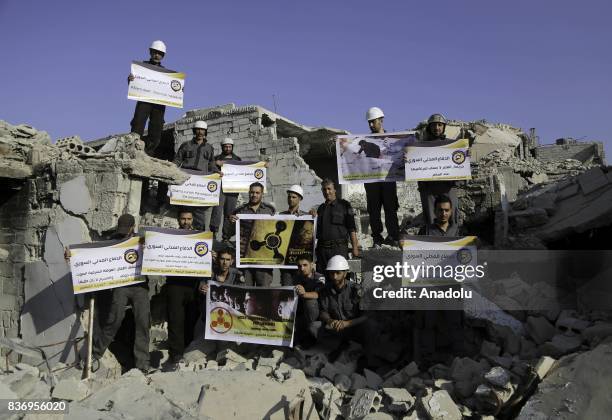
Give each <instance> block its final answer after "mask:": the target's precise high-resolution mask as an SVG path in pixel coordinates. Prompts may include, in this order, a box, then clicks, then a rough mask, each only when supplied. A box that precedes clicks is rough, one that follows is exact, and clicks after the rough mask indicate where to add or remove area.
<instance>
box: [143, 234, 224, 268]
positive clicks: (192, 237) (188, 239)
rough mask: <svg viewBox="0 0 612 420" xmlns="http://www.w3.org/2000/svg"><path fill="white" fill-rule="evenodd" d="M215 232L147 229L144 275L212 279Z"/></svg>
mask: <svg viewBox="0 0 612 420" xmlns="http://www.w3.org/2000/svg"><path fill="white" fill-rule="evenodd" d="M212 241H213V236H212V232H202V231H195V230H184V229H164V228H145V244H144V252H143V254H144V255H143V261H142V274H147V275H163V276H182V277H210V276H211V274H212V254H211V251H212Z"/></svg>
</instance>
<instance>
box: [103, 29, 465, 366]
mask: <svg viewBox="0 0 612 420" xmlns="http://www.w3.org/2000/svg"><path fill="white" fill-rule="evenodd" d="M149 51H150V60H149V61H148V63H149V64H151V65H155V66H160V67H162V65H161V60H162V59H163V57H164V55H165V53H166V46H165V44H164V43H163V42H162V41H155V42H153V43H152V45H151V47H150V50H149ZM132 80H134V76H133V75H132V74H130V75H129V77H128V83H129V82H131V81H132ZM164 112H165V107H164V106H163V105H156V104H149V103H145V102H138V103H137V104H136V109H135V112H134V117H133V119H132V121H131V127H132V132H135V133H138V134H140V135H141V136H142V135H143V133H144V127H145V124H146V121H147V119H148V120H149V126H148V135H147V139H146V147H145V150H146V152H147V153H148V154H152V153H153V152H154V150H155V148H156V147H157V145H158V144H159V142H160V139H161V130H162V127H163V122H164V121H163V117H164ZM366 119H367V121H368V125H369V128H370V131H371V133H373V134H381V133H384V132H385V130H384V127H383V120H384V113H383V112H382V110H381V109H380V108H377V107H373V108H370V109H369V110H368V111H367V113H366ZM445 127H446V119H445V118H444V117H443V116H442V115H440V114H434V115H432V116H431V117H430V118H429V120H428V123H427V127H426V130H425V132H424V133H422V134H421V135H420V138H419V140H422V141H430V140H440V139H445V134H444V133H445ZM207 129H208V127H207V124H206V122H204V121H196V122H195V124H194V127H193V139H192V140H191V141H188V142H185V143H183V144H182V145H181V146H180V147H179V149H178V151H177V153H176V156H175V159H174V163H175V164H176V165H177V166H179V167H181V168H185V169H192V170H198V171H202V172H204V173H213V172H220V170H221V167H222V165H223V163H224V161H227V160H241V159H240V157H239V156H237V155H236V154H234V152H233V146H234V142H233V140H232V139H231V138H226V139H224V140H223V141H222V142H221V148H222V150H221V153H220V154H218V155H215V152H214V148H213V147H212V145H210V144H209V143H207V139H206V136H207ZM366 154H367V151H366ZM364 186H365V190H366V198H367V209H368V213H369V216H370V228H371V232H372V239H373V245H374V247H378V246H381V245H383V244H386V245H391V246H399V235H400V229H399V223H398V217H397V211H398V209H399V201H398V197H397V187H396V184H395V182H374V183H366V184H365V185H364ZM418 187H419V192H420V195H421V202H422V205H423V215H424V219H425V226H424V227H423V228H422V229H421V231H420V232H419V234H424V235H436V236H457V235H458V225H457V223H456V221H457V217H456V214H457V195H456V187H455V183H454V182H453V181H443V182H419V184H418ZM321 191H322V194H323V197H324V202H323V203H322V204H321V205H319V206H318V208H317V209H316V210H315V209H312V210H310V211H309V212H306V211H305V210H303V209H301V208H300V204H301V201H302V200H303V198H304V192H303V190H302V187H301V186H299V185H293V186H291V187H290V188H289V189H288V190H287V205H288V209H287V210H286V211H283V212H281V213H280V214H285V215H295V216H302V215H305V214H311V215H312V216H316V217H317V219H316V224H317V226H316V236H317V245H316V251H315V253H316V266H315V263H314V262H313V259H312V256H310V255H302V256H300V257H299V258H298V259H297V264H296V268H295V269H294V270H287V269H285V270H281V284H282V285H283V286H294V287H295V291H296V293H297V295H298V298H299V299H298V316H297V319H296V337H297V340H298V342H300V343H303V344H305V345H308V344H310V343H312V342H314V341H316V340H317V339H319V338H320V337H321V336H322V335H324V334H338V335H340V336H342V337H343V338H345V339H352V340H355V341H358V342H361V343H362V344H363V346H364V350H365V354H366V357H367V358H369V357H370V356H371V354H372V351H371V350H372V346H373V345H374V344H375V343H376V330H375V328H373V326H372V325H373V324H372V322H371V320H370V319H369V318H368V316H367V314H366V313H364V312H362V311H361V310H360V308H359V301H360V298H361V293H362V292H361V289H360V287H359V285H358V284H357V283H355V282H353V281H351V279H350V277H351V273H350V270H349V263H348V261H347V260H348V259H349V252H350V253H351V254H352V256H353V257H359V256H360V248H359V241H358V238H357V229H356V225H355V213H354V211H353V208H352V206H351V204H350V203H349V202H348V201H346V200H344V199H342V198H339V197H337V191H336V185H335V183H334V181H333V180H331V179H324V180H323V182H322V183H321ZM263 197H264V186H263V185H262V184H260V183H258V182H255V183H253V184H251V185H250V187H249V193H248V199H249V200H248V202H247V203H245V204H244V205H242V206H240V207H236V206H237V199H238V194H237V193H221V194H220V203H219V205H218V206H216V207H214V208H212V209H211V208H203V207H191V208H182V209H179V211H178V225H179V228H180V229H187V230H191V229H195V230H205V228H206V226H205V220H206V213H207V212H208V211H211V215H210V223H209V226H208V227H209V230H210V231H211V232H215V233H216V232H218V230H219V227H220V226H221V220H222V219H223V228H222V240H223V243H224V244H225V247H224V248H223V249H222V250H220V251H218V252H216V253H213V257H214V268H213V274H212V277H211V278H210V279H199V278H194V277H184V278H183V277H168V279H167V281H166V286H165V288H166V297H167V304H168V347H169V354H170V360H169V366H171V367H175V366H176V365H177V364H178V363H179V362H180V361H181V359H182V357H183V353H184V351H185V348H186V346H187V345H188V344H189V343H190V342H191V340H192V339H193V338H194V337H193V334H194V328H195V324H196V322H197V321H198V319H199V318H200V317H201V315H200V312H201V308H202V296H203V295H205V294H206V293H208V290H209V289H208V281H209V280H214V281H217V282H220V283H223V284H226V285H250V286H258V287H269V286H270V285H271V283H272V278H273V276H272V269H262V268H249V269H246V270H244V272H241V271H239V270H237V269H236V268H234V267H233V265H234V262H235V257H234V250H233V248H232V247H231V243H230V239H231V238H232V237H233V236H234V233H235V232H234V230H235V222H236V220H238V219H239V217H240V215H241V214H267V215H274V214H276V209H275V208H274V207H273V206H272V205H271V204H268V203H266V202H265V201H264V200H263ZM382 209H384V211H385V226H386V230H387V238H386V239H383V236H382V232H383V225H382V221H381V210H382ZM134 228H135V219H134V217H133V216H131V215H128V214H124V215H122V216H121V217H120V218H119V221H118V226H117V229H116V233H115V234H114V235H113V238H115V239H122V238H127V237H129V236H131V235H133V234H134ZM349 243H350V247H349V246H348V244H349ZM320 273H325V274H324V275H323V274H320ZM111 292H112V298H111V299H110V302H111V303H110V308H109V311H108V312H109V314H108V316H107V318H106V319H105V320H104V321H103V322H102V324H101V325H99V326H98V327H97V329H96V331H95V332H94V340H93V343H94V348H93V355H94V358H96V359H97V358H100V357H101V356H102V354H103V353H104V351H105V350H106V349H107V348H108V346H109V344H110V343H111V342H112V340H113V338H114V336H115V334H116V333H117V331H118V330H119V327H120V326H121V323H122V321H123V318H124V315H125V308H126V305H127V303H128V302H131V304H132V309H133V312H134V322H135V330H136V334H135V344H134V350H133V353H134V361H135V366H136V367H137V368H139V369H141V370H143V371H148V370H149V369H150V365H149V329H150V307H149V305H150V301H149V293H148V287H147V283H146V282H145V283H140V284H136V285H132V286H124V287H120V288H116V289H112V291H111Z"/></svg>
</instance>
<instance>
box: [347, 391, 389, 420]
mask: <svg viewBox="0 0 612 420" xmlns="http://www.w3.org/2000/svg"><path fill="white" fill-rule="evenodd" d="M380 402H381V398H380V395H379V394H378V393H377V392H376V391H373V390H371V389H358V390H357V391H355V395H353V398H351V401H350V403H349V404H348V407H347V409H346V418H347V420H359V419H362V418H363V417H365V416H367V415H368V414H370V413H375V412H377V411H378V409H379V408H380Z"/></svg>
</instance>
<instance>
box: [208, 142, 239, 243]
mask: <svg viewBox="0 0 612 420" xmlns="http://www.w3.org/2000/svg"><path fill="white" fill-rule="evenodd" d="M226 160H238V161H240V160H242V159H241V158H240V156H238V155H236V154H234V140H232V139H230V138H229V137H226V138H225V139H223V141H222V142H221V154H219V155H217V156H215V164H216V165H217V167H219V168H220V167H221V166H223V162H224V161H226ZM237 201H238V193H229V192H227V193H226V192H223V191H221V192H220V194H219V205H218V206H216V207H214V208H213V211H212V216H211V221H210V230H211V231H212V232H217V231H218V230H219V225H221V219H222V218H223V230H222V239H223V241H224V242H229V240H230V238H231V237H232V224H231V223H230V221H229V217H230V215H231V214H232V213H233V212H234V210H235V209H236V202H237Z"/></svg>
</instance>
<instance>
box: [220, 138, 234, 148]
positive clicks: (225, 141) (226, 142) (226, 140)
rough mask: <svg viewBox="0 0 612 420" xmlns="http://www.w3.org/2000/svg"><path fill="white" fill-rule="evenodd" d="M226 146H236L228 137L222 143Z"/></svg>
mask: <svg viewBox="0 0 612 420" xmlns="http://www.w3.org/2000/svg"><path fill="white" fill-rule="evenodd" d="M225 144H231V145H233V144H234V140H232V139H230V138H229V137H226V138H224V139H223V141H222V142H221V146H223V145H225Z"/></svg>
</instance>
